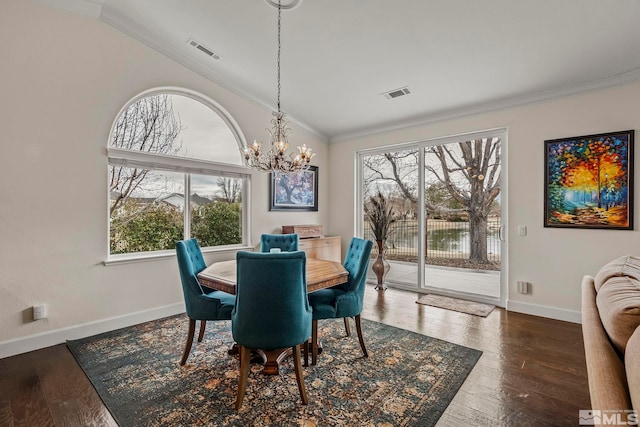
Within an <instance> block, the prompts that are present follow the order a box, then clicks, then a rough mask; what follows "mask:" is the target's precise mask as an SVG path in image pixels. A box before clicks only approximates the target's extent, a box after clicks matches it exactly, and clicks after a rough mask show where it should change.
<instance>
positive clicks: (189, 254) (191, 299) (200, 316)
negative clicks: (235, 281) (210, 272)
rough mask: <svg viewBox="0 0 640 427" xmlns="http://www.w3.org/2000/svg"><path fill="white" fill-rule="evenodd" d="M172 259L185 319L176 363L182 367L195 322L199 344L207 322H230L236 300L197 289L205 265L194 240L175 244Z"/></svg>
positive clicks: (216, 292) (217, 293) (215, 292)
mask: <svg viewBox="0 0 640 427" xmlns="http://www.w3.org/2000/svg"><path fill="white" fill-rule="evenodd" d="M176 255H177V258H178V268H179V269H180V280H181V282H182V293H183V294H184V304H185V306H186V312H187V316H188V317H189V332H188V333H187V343H186V344H185V347H184V353H183V354H182V359H181V360H180V365H184V364H185V363H186V362H187V358H188V357H189V353H190V352H191V345H192V343H193V335H194V333H195V329H196V320H199V321H200V332H199V334H198V342H201V341H202V338H203V336H204V331H205V328H206V325H207V320H231V311H232V310H233V307H234V306H235V302H236V297H235V296H234V295H231V294H228V293H226V292H222V291H211V290H207V289H206V288H203V287H202V286H201V285H200V282H199V281H198V273H200V272H201V271H202V270H204V269H205V267H206V264H205V263H204V258H203V257H202V251H201V250H200V245H198V241H197V240H196V239H189V240H181V241H179V242H176Z"/></svg>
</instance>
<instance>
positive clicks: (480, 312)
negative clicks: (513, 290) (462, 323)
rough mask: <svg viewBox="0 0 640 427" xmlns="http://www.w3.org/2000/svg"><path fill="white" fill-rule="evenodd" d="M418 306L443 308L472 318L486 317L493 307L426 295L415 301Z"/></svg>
mask: <svg viewBox="0 0 640 427" xmlns="http://www.w3.org/2000/svg"><path fill="white" fill-rule="evenodd" d="M416 302H417V303H418V304H423V305H430V306H433V307H439V308H445V309H447V310H453V311H458V312H460V313H467V314H473V315H474V316H480V317H487V316H488V315H489V314H491V312H492V311H493V309H494V308H496V306H495V305H491V304H483V303H480V302H474V301H467V300H463V299H458V298H449V297H443V296H441V295H432V294H427V295H423V296H421V297H420V299H418V301H416Z"/></svg>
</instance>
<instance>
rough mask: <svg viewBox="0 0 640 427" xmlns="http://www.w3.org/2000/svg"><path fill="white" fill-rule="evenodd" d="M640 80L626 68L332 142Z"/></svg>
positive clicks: (358, 132)
mask: <svg viewBox="0 0 640 427" xmlns="http://www.w3.org/2000/svg"><path fill="white" fill-rule="evenodd" d="M638 81H640V68H636V69H633V70H630V71H627V72H625V73H622V74H617V75H614V76H609V77H605V78H602V79H596V80H591V81H588V82H583V83H578V84H574V85H566V86H562V87H559V88H554V89H549V90H544V91H539V92H535V93H531V94H527V95H522V96H517V97H512V98H506V99H500V100H495V101H490V102H485V103H480V104H475V105H470V106H467V107H462V108H454V109H451V110H448V111H442V112H438V113H434V114H429V115H426V116H422V117H419V118H414V119H410V120H403V121H397V122H392V123H387V124H386V125H383V126H377V127H369V128H364V129H360V130H355V131H353V132H345V133H341V134H338V135H335V136H332V137H331V138H329V143H335V142H342V141H347V140H351V139H356V138H363V137H368V136H372V135H376V134H380V133H385V132H390V131H394V130H398V129H403V128H407V127H413V126H421V125H428V124H432V123H437V122H443V121H446V120H453V119H459V118H462V117H467V116H472V115H476V114H482V113H489V112H492V111H500V110H506V109H509V108H516V107H523V106H526V105H532V104H538V103H541V102H547V101H551V100H554V99H560V98H567V97H570V96H576V95H582V94H585V93H589V92H595V91H598V90H604V89H611V88H615V87H620V86H624V85H627V84H632V83H636V82H638Z"/></svg>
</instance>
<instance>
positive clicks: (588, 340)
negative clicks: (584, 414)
mask: <svg viewBox="0 0 640 427" xmlns="http://www.w3.org/2000/svg"><path fill="white" fill-rule="evenodd" d="M582 336H583V339H584V353H585V358H586V362H587V374H588V377H589V394H590V396H591V408H592V409H600V410H618V409H621V410H624V409H631V401H630V398H629V389H628V386H627V377H626V374H625V367H624V362H623V360H622V359H621V358H620V356H619V355H618V353H617V352H616V350H615V349H614V348H613V345H612V344H611V341H610V340H609V337H608V336H607V333H606V331H605V329H604V327H603V326H602V322H601V321H600V315H599V313H598V306H597V305H596V290H595V286H594V279H593V277H591V276H584V278H583V279H582Z"/></svg>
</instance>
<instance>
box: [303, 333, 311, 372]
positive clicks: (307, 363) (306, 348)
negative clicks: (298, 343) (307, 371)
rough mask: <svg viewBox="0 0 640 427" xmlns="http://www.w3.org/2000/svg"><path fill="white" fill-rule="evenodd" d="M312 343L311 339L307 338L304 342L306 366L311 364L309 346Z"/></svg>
mask: <svg viewBox="0 0 640 427" xmlns="http://www.w3.org/2000/svg"><path fill="white" fill-rule="evenodd" d="M310 345H311V343H310V342H309V340H306V341H305V342H304V344H302V350H303V357H304V366H305V367H307V366H309V346H310Z"/></svg>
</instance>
